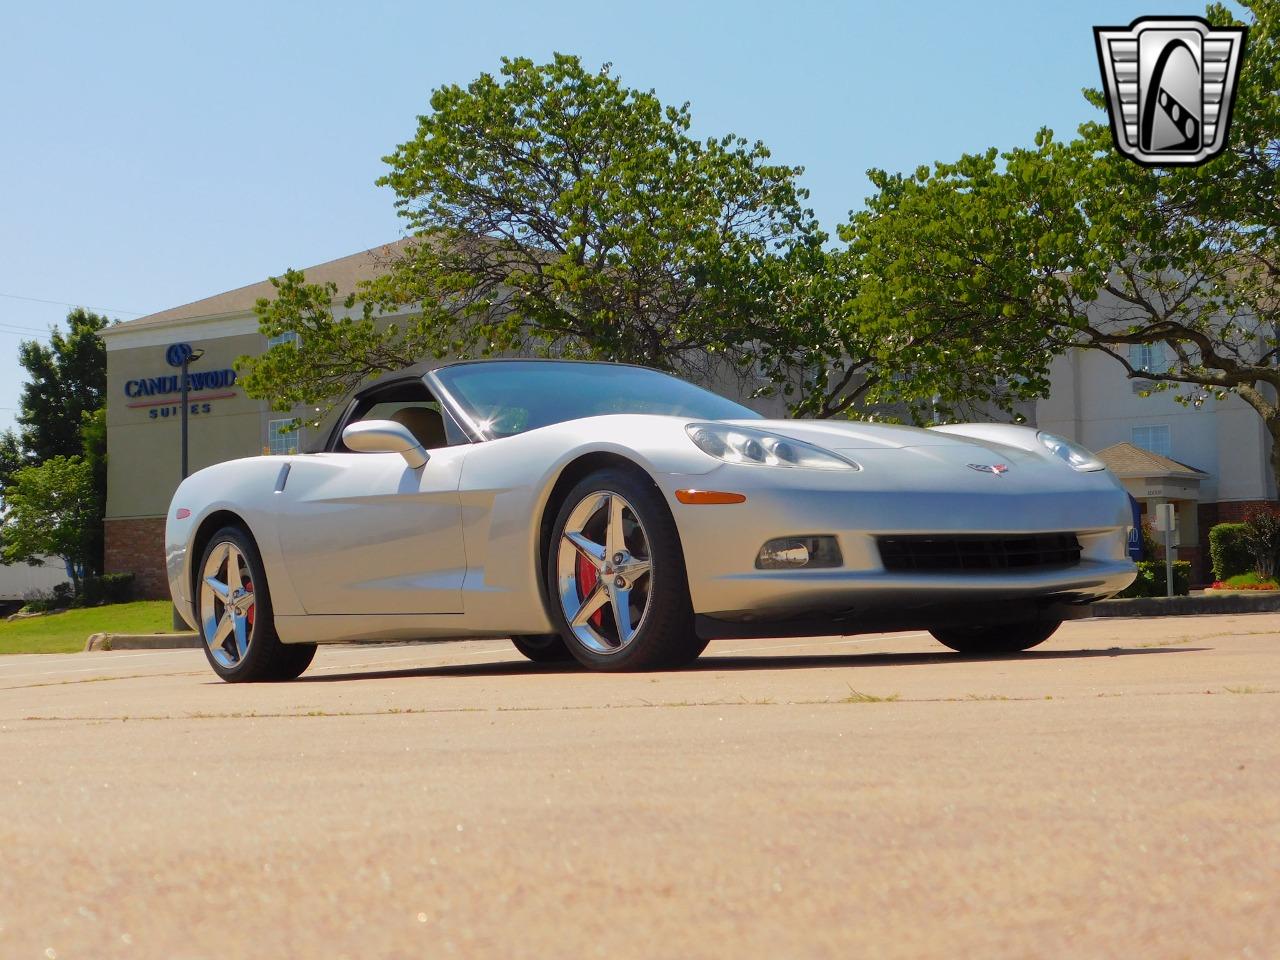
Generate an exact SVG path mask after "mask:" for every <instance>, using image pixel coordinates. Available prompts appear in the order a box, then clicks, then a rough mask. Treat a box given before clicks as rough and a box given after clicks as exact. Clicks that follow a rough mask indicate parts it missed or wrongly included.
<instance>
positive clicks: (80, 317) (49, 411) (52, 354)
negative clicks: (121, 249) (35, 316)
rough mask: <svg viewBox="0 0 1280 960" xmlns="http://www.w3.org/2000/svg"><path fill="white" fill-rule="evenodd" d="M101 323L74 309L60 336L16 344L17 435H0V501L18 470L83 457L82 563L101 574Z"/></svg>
mask: <svg viewBox="0 0 1280 960" xmlns="http://www.w3.org/2000/svg"><path fill="white" fill-rule="evenodd" d="M108 323H109V321H108V320H107V318H106V317H102V316H99V315H98V314H96V313H92V312H90V311H88V310H84V309H82V308H80V307H77V308H75V309H74V310H72V311H71V312H70V313H68V314H67V328H68V329H67V332H66V333H63V332H62V330H61V328H58V329H55V330H54V331H53V334H52V335H51V336H50V338H49V343H48V344H47V345H46V344H42V343H40V342H38V341H35V340H28V341H24V342H23V343H22V345H21V346H20V347H19V348H18V361H19V363H21V364H22V366H23V368H24V369H25V370H26V373H27V380H26V383H24V384H23V387H22V396H21V407H20V412H19V413H18V417H17V419H18V430H17V431H13V430H8V431H5V432H4V433H3V434H0V498H3V499H5V500H7V499H8V496H9V487H10V485H11V483H12V481H13V478H14V476H15V475H16V473H17V472H18V471H19V470H22V469H23V468H24V467H31V466H39V465H41V464H43V463H45V462H46V461H47V460H49V459H51V458H54V457H73V458H78V457H84V458H85V459H86V460H87V461H88V463H89V469H90V474H91V477H92V479H93V486H92V490H91V492H90V513H91V516H90V518H89V519H88V520H87V521H86V535H87V537H88V546H87V548H86V551H85V554H84V563H85V565H86V568H87V569H88V570H89V571H97V570H101V569H102V551H103V529H102V515H103V513H104V512H105V510H106V498H107V469H106V455H107V425H106V389H107V354H106V348H105V346H104V345H103V342H102V339H101V337H99V336H98V333H99V331H101V330H102V329H104V328H105V327H106V326H107V324H108Z"/></svg>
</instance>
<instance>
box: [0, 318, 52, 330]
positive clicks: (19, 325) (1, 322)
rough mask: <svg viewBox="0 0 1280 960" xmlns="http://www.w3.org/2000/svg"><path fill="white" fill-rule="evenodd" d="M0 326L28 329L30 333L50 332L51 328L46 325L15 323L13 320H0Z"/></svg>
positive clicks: (12, 328)
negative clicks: (31, 325)
mask: <svg viewBox="0 0 1280 960" xmlns="http://www.w3.org/2000/svg"><path fill="white" fill-rule="evenodd" d="M0 327H8V328H9V329H10V330H26V331H27V332H28V333H48V332H49V328H48V327H45V328H44V329H41V328H40V327H29V326H27V325H26V324H25V323H14V322H13V321H12V320H0Z"/></svg>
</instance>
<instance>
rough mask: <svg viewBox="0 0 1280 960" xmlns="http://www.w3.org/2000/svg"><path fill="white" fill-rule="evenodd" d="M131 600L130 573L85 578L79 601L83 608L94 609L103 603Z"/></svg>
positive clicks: (131, 583)
mask: <svg viewBox="0 0 1280 960" xmlns="http://www.w3.org/2000/svg"><path fill="white" fill-rule="evenodd" d="M132 599H133V574H132V573H104V574H103V575H102V576H100V577H85V578H84V584H83V592H82V593H81V597H80V601H81V604H82V605H83V606H86V607H96V606H99V605H101V604H104V603H128V602H129V601H130V600H132Z"/></svg>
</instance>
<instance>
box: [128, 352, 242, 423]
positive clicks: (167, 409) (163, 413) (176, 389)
mask: <svg viewBox="0 0 1280 960" xmlns="http://www.w3.org/2000/svg"><path fill="white" fill-rule="evenodd" d="M190 355H191V346H190V345H189V344H185V343H184V344H174V345H173V346H171V347H169V348H168V350H167V351H166V359H167V360H168V361H169V363H170V364H171V365H172V366H175V367H179V368H180V367H181V366H182V363H183V360H185V359H186V358H187V357H189V356H190ZM175 360H176V361H177V362H176V363H175V362H174V361H175ZM235 383H236V372H235V371H234V370H232V369H230V368H226V369H223V370H188V371H187V407H188V409H187V412H188V413H189V414H192V415H195V416H198V415H200V414H202V413H212V412H213V404H214V401H217V400H226V399H229V398H231V397H234V396H235V395H236V391H235V390H234V389H232V388H233V387H234V386H235ZM124 395H125V396H126V397H127V398H128V400H129V402H128V403H127V404H126V406H128V407H130V408H131V409H143V410H146V411H147V416H148V417H149V418H150V419H152V420H162V419H166V418H168V417H176V416H178V415H179V414H180V413H181V412H182V371H181V369H179V370H178V372H176V373H164V374H159V375H158V376H154V377H138V378H136V379H133V380H126V381H125V384H124Z"/></svg>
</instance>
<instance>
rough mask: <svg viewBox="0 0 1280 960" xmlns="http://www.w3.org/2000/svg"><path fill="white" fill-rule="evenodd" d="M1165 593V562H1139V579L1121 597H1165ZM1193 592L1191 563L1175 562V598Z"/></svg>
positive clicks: (1184, 561)
mask: <svg viewBox="0 0 1280 960" xmlns="http://www.w3.org/2000/svg"><path fill="white" fill-rule="evenodd" d="M1164 591H1165V572H1164V561H1162V560H1161V561H1156V560H1139V561H1138V579H1137V580H1135V581H1133V583H1131V584H1130V585H1129V586H1128V587H1126V588H1125V589H1124V592H1122V593H1120V594H1118V596H1121V597H1163V596H1164ZM1190 592H1191V561H1190V560H1175V561H1174V562H1173V593H1174V596H1178V597H1185V596H1186V595H1187V594H1189V593H1190Z"/></svg>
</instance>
